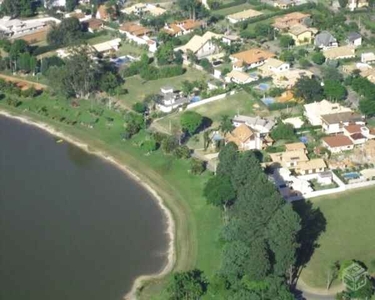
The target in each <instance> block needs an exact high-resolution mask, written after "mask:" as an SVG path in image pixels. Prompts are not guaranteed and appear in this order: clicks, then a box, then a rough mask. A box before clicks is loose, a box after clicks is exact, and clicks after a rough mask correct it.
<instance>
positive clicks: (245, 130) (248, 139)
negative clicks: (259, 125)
mask: <svg viewBox="0 0 375 300" xmlns="http://www.w3.org/2000/svg"><path fill="white" fill-rule="evenodd" d="M225 142H226V143H230V142H233V143H235V144H236V145H237V147H238V150H240V151H246V150H255V149H258V150H261V149H262V146H263V145H262V139H261V138H260V134H259V133H258V132H255V131H254V130H252V129H251V128H250V127H249V126H247V125H246V124H241V125H240V126H238V127H236V128H235V129H234V130H232V132H229V133H227V134H226V135H225Z"/></svg>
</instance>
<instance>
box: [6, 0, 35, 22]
mask: <svg viewBox="0 0 375 300" xmlns="http://www.w3.org/2000/svg"><path fill="white" fill-rule="evenodd" d="M35 11H36V1H33V0H4V1H3V3H2V4H1V12H2V13H3V14H4V15H7V16H11V17H13V18H14V17H18V16H21V17H30V16H32V15H34V14H35Z"/></svg>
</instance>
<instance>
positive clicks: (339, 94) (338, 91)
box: [324, 79, 348, 100]
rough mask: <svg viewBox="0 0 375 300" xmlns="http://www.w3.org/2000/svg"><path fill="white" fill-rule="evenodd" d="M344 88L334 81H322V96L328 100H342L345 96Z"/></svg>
mask: <svg viewBox="0 0 375 300" xmlns="http://www.w3.org/2000/svg"><path fill="white" fill-rule="evenodd" d="M347 93H348V92H347V90H346V88H345V87H344V86H343V85H342V84H341V83H340V82H339V81H336V80H331V79H327V80H325V81H324V95H325V96H326V98H328V99H330V100H343V99H345V97H346V95H347Z"/></svg>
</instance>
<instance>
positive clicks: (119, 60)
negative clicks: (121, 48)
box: [111, 56, 131, 67]
mask: <svg viewBox="0 0 375 300" xmlns="http://www.w3.org/2000/svg"><path fill="white" fill-rule="evenodd" d="M111 61H112V62H113V63H114V64H115V65H116V67H121V66H122V65H125V64H127V63H129V62H130V61H131V59H130V58H129V57H128V56H121V57H118V58H115V59H112V60H111Z"/></svg>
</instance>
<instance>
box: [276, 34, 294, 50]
mask: <svg viewBox="0 0 375 300" xmlns="http://www.w3.org/2000/svg"><path fill="white" fill-rule="evenodd" d="M279 43H280V47H281V48H289V46H293V45H294V40H293V38H292V37H291V36H290V35H282V36H281V37H280V39H279Z"/></svg>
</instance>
